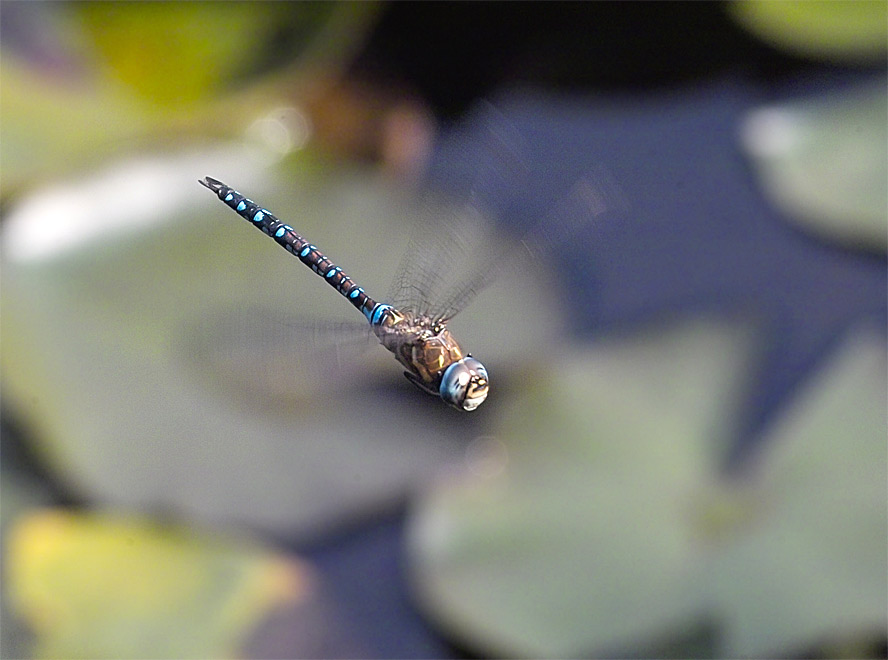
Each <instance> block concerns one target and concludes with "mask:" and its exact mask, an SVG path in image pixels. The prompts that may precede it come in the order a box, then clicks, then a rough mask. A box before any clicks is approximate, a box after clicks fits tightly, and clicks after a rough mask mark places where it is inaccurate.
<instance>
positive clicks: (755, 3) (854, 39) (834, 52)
mask: <svg viewBox="0 0 888 660" xmlns="http://www.w3.org/2000/svg"><path fill="white" fill-rule="evenodd" d="M729 7H730V8H731V14H732V15H733V16H734V18H735V19H736V20H737V21H738V22H739V23H740V24H741V25H743V26H744V27H746V29H747V30H749V31H750V32H752V33H754V34H756V35H757V36H758V37H759V38H761V39H763V40H764V41H767V42H768V43H770V44H773V45H774V46H777V47H778V48H784V49H786V50H790V51H794V52H796V53H798V54H800V55H806V56H809V57H817V58H824V59H830V60H840V61H853V62H860V61H883V60H884V58H885V51H886V48H888V4H886V3H885V2H881V1H879V0H875V1H872V0H842V1H841V2H831V1H829V0H826V1H824V0H796V1H795V2H774V1H773V0H742V1H741V2H737V1H735V2H732V3H731V4H730V5H729Z"/></svg>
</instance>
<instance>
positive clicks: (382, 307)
mask: <svg viewBox="0 0 888 660" xmlns="http://www.w3.org/2000/svg"><path fill="white" fill-rule="evenodd" d="M391 308H392V306H391V305H386V304H385V303H379V304H378V305H376V307H374V308H373V315H372V317H367V318H369V319H370V323H372V324H373V325H379V324H380V323H381V322H382V317H383V315H384V314H385V313H386V311H388V310H390V309H391Z"/></svg>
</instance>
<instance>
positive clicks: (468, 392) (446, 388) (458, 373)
mask: <svg viewBox="0 0 888 660" xmlns="http://www.w3.org/2000/svg"><path fill="white" fill-rule="evenodd" d="M487 386H488V383H487V369H485V368H484V365H483V364H481V363H480V362H478V360H476V359H475V358H473V357H472V356H468V357H464V358H463V359H462V360H459V361H457V362H454V363H453V364H451V365H450V366H449V367H447V369H446V370H445V371H444V375H443V376H442V377H441V386H440V388H439V392H440V393H441V398H442V399H444V401H446V402H447V403H449V404H450V405H451V406H453V407H454V408H459V409H460V410H474V409H475V408H477V407H478V406H480V405H481V404H482V403H484V399H486V398H487Z"/></svg>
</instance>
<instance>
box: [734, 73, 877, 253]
mask: <svg viewBox="0 0 888 660" xmlns="http://www.w3.org/2000/svg"><path fill="white" fill-rule="evenodd" d="M886 116H888V92H886V89H885V86H884V84H880V85H878V86H875V87H871V88H867V89H863V90H857V91H855V92H849V93H845V94H843V95H842V96H840V97H838V98H837V97H830V98H826V99H819V100H807V99H806V100H805V101H801V102H799V101H796V102H793V103H787V104H783V105H774V106H768V107H764V108H760V109H758V110H755V111H754V112H753V113H751V114H750V115H749V117H748V119H747V121H746V123H745V126H744V130H743V138H744V139H743V142H744V147H745V149H746V151H747V153H749V155H750V156H751V157H752V159H753V162H754V164H755V166H756V168H757V170H758V173H759V175H760V177H761V181H762V184H763V186H764V189H765V191H766V192H767V193H768V194H769V195H770V197H771V199H772V200H773V201H774V203H775V204H776V205H778V206H779V207H780V208H781V209H782V210H783V211H784V212H785V213H786V215H787V216H788V217H789V218H792V219H793V220H795V221H797V222H799V223H800V224H802V225H804V226H805V227H808V228H810V229H812V230H813V231H815V232H816V233H818V234H820V235H821V236H825V237H828V238H831V239H834V240H838V241H841V242H842V243H845V244H846V245H853V246H855V247H867V248H870V249H877V250H885V249H886V247H888V244H886V241H888V236H886V231H885V230H886V223H888V152H886V149H885V145H886V144H888V122H886Z"/></svg>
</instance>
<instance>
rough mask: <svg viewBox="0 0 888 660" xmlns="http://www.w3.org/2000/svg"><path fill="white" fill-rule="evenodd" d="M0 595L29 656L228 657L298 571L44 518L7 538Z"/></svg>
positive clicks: (82, 519) (53, 514)
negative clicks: (19, 625) (31, 638)
mask: <svg viewBox="0 0 888 660" xmlns="http://www.w3.org/2000/svg"><path fill="white" fill-rule="evenodd" d="M5 541H6V543H7V547H6V548H5V553H4V554H5V561H6V565H5V572H6V587H7V589H8V590H9V591H10V598H11V600H12V602H13V604H14V607H15V609H16V610H17V612H18V614H19V615H20V616H22V617H23V618H24V619H25V620H26V621H27V622H28V623H29V624H30V626H31V627H32V628H33V630H34V631H35V633H36V645H35V649H34V656H35V657H38V658H58V657H65V658H144V657H153V658H163V657H169V658H206V657H237V656H238V655H239V650H240V649H241V648H242V646H243V645H244V644H245V643H246V641H247V639H248V637H249V635H250V633H251V632H252V631H253V630H254V629H255V627H256V626H257V625H259V623H261V621H262V620H263V619H264V618H265V617H266V616H267V615H268V614H269V613H270V612H271V611H272V610H273V609H274V608H276V607H281V606H282V605H285V604H288V603H293V602H298V601H301V600H304V599H305V598H306V597H307V594H308V584H309V583H308V579H309V576H308V573H307V571H306V568H305V567H303V566H302V565H301V564H299V563H298V562H296V561H295V560H292V559H284V558H282V557H278V556H275V555H274V554H272V553H270V552H269V551H267V550H264V549H262V548H260V547H258V546H255V545H253V544H250V543H248V542H244V541H235V540H232V539H222V538H220V537H216V536H210V535H208V534H195V533H192V532H188V531H186V530H184V529H178V528H171V527H166V526H161V525H158V524H153V523H151V522H148V521H142V520H139V519H135V518H127V517H122V516H113V515H109V514H74V513H65V512H61V511H55V510H45V511H41V512H37V513H34V514H30V515H28V516H25V517H23V518H22V519H20V520H19V521H18V522H17V523H16V525H15V526H14V528H13V529H12V530H11V532H10V534H9V537H8V538H7V539H5Z"/></svg>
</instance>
